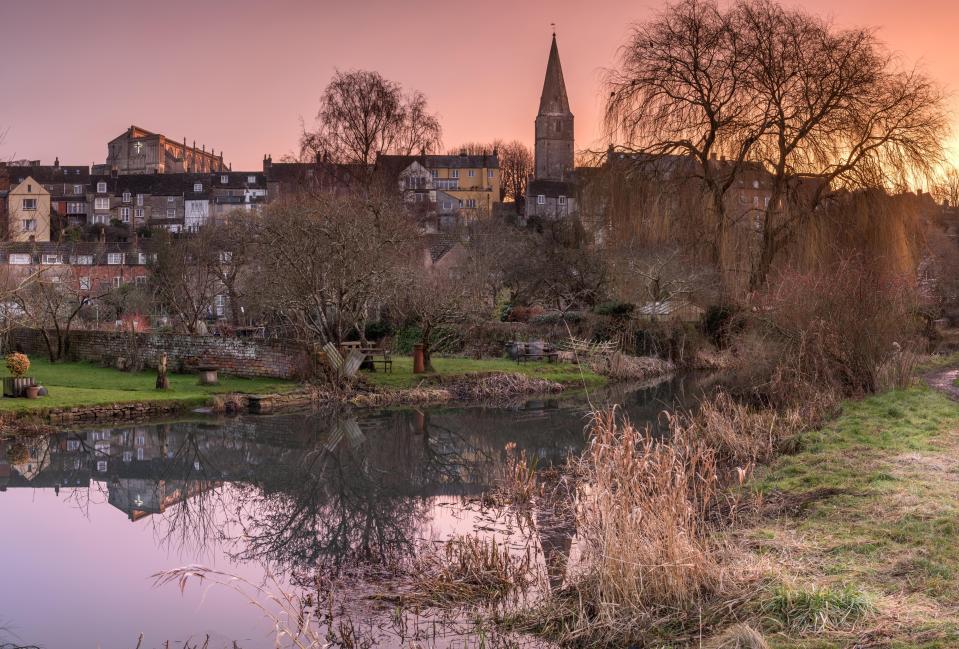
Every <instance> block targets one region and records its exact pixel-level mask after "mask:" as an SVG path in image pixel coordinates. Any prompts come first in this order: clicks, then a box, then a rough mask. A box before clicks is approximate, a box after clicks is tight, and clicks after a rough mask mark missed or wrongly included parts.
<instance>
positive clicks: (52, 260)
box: [43, 255, 60, 266]
mask: <svg viewBox="0 0 959 649" xmlns="http://www.w3.org/2000/svg"><path fill="white" fill-rule="evenodd" d="M43 263H45V264H48V265H50V266H53V265H56V264H59V263H60V255H44V256H43Z"/></svg>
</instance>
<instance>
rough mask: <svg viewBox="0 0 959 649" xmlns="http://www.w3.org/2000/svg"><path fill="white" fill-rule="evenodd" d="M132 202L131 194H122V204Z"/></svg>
mask: <svg viewBox="0 0 959 649" xmlns="http://www.w3.org/2000/svg"><path fill="white" fill-rule="evenodd" d="M132 200H133V194H131V193H130V192H123V202H124V203H129V202H130V201H132Z"/></svg>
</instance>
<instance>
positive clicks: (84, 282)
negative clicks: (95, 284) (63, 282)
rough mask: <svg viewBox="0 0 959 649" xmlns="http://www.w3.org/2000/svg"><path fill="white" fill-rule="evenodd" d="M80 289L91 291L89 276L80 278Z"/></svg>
mask: <svg viewBox="0 0 959 649" xmlns="http://www.w3.org/2000/svg"><path fill="white" fill-rule="evenodd" d="M80 290H81V291H89V290H90V278H89V277H81V278H80Z"/></svg>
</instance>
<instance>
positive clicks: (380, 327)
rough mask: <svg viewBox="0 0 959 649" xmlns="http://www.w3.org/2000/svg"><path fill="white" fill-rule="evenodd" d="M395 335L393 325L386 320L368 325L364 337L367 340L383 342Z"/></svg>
mask: <svg viewBox="0 0 959 649" xmlns="http://www.w3.org/2000/svg"><path fill="white" fill-rule="evenodd" d="M392 333H393V325H392V324H390V323H389V322H388V321H386V320H379V321H377V322H371V323H369V324H367V325H366V329H365V331H364V335H365V336H366V339H367V340H382V339H383V338H386V337H387V336H389V335H392Z"/></svg>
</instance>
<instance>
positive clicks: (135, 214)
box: [133, 207, 143, 219]
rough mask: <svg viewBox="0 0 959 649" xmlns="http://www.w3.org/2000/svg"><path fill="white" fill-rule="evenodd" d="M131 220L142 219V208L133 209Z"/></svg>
mask: <svg viewBox="0 0 959 649" xmlns="http://www.w3.org/2000/svg"><path fill="white" fill-rule="evenodd" d="M133 218H135V219H142V218H143V208H142V207H136V208H134V209H133Z"/></svg>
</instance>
